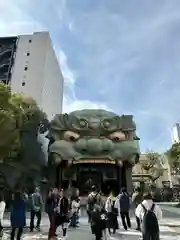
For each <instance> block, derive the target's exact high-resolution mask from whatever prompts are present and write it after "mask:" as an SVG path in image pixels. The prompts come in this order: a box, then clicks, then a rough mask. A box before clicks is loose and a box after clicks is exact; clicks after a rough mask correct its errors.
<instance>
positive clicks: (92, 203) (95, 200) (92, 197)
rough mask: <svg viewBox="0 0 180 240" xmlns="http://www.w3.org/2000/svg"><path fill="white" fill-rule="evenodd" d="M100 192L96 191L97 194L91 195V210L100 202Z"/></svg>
mask: <svg viewBox="0 0 180 240" xmlns="http://www.w3.org/2000/svg"><path fill="white" fill-rule="evenodd" d="M98 194H99V193H96V195H95V196H91V199H90V200H89V208H90V210H93V208H94V205H95V204H96V203H97V202H98V199H97V196H98Z"/></svg>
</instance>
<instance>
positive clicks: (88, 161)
mask: <svg viewBox="0 0 180 240" xmlns="http://www.w3.org/2000/svg"><path fill="white" fill-rule="evenodd" d="M83 163H99V164H101V163H103V164H116V161H112V160H105V159H81V160H76V161H73V164H83Z"/></svg>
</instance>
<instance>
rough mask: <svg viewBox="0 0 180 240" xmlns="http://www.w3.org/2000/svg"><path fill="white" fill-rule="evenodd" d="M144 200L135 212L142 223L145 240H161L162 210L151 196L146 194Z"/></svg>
mask: <svg viewBox="0 0 180 240" xmlns="http://www.w3.org/2000/svg"><path fill="white" fill-rule="evenodd" d="M143 198H144V200H143V201H142V203H140V204H139V205H138V206H137V208H136V211H135V214H136V216H137V217H138V218H139V219H140V221H141V232H142V239H143V240H159V222H158V221H159V220H160V219H161V218H162V210H161V208H160V207H159V206H158V205H157V204H155V203H154V202H153V200H152V196H151V194H145V195H144V196H143Z"/></svg>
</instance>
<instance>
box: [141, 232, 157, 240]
mask: <svg viewBox="0 0 180 240" xmlns="http://www.w3.org/2000/svg"><path fill="white" fill-rule="evenodd" d="M159 239H160V238H159V232H158V233H145V234H143V233H142V240H159Z"/></svg>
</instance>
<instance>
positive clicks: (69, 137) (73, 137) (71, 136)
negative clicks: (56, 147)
mask: <svg viewBox="0 0 180 240" xmlns="http://www.w3.org/2000/svg"><path fill="white" fill-rule="evenodd" d="M79 137H80V135H79V134H78V133H76V132H72V131H66V132H64V140H66V141H70V142H75V141H77V140H78V139H79Z"/></svg>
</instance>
